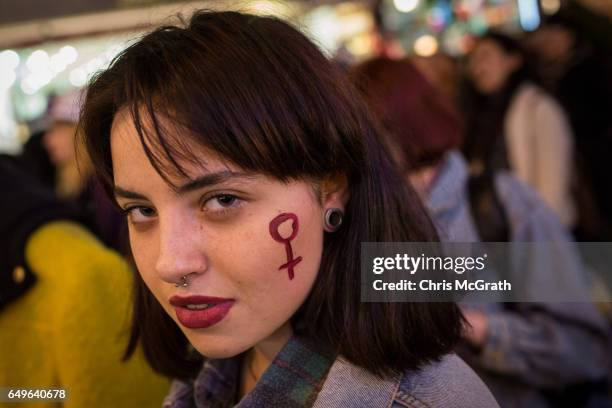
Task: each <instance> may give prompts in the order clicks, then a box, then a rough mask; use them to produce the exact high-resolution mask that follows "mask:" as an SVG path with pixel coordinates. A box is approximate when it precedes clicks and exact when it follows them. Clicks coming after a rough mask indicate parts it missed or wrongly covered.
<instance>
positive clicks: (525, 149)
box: [461, 32, 576, 228]
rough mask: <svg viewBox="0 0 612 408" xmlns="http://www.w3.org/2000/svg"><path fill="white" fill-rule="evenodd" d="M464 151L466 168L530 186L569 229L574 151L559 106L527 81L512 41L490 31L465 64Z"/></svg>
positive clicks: (521, 58) (572, 213)
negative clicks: (502, 172)
mask: <svg viewBox="0 0 612 408" xmlns="http://www.w3.org/2000/svg"><path fill="white" fill-rule="evenodd" d="M467 77H468V81H467V82H468V83H467V91H466V93H465V95H464V98H465V100H464V101H462V104H461V106H462V108H463V109H465V114H466V130H467V131H466V137H465V143H464V146H463V151H464V153H465V155H466V157H467V159H468V162H469V165H470V171H471V172H473V173H475V174H481V173H483V172H487V171H497V170H504V169H508V170H510V171H511V172H512V173H513V174H514V175H516V177H517V178H518V179H519V180H521V181H523V182H525V183H526V184H528V185H529V186H531V187H532V188H534V189H535V190H536V191H537V192H538V193H539V194H540V195H541V197H542V198H543V199H544V201H545V202H546V203H547V204H548V205H549V206H550V207H551V208H552V209H553V211H554V212H555V213H556V214H557V215H558V216H559V218H560V219H561V221H562V222H563V224H564V225H565V226H567V227H569V228H572V227H574V225H575V223H576V206H575V201H574V197H573V193H572V185H573V177H574V153H573V152H574V149H573V138H572V132H571V128H570V125H569V123H568V121H567V119H566V116H565V113H564V112H563V110H562V108H561V107H560V106H559V105H558V104H557V103H556V102H555V100H554V99H553V98H552V97H550V96H549V95H548V94H546V93H545V92H544V91H543V90H542V89H541V88H539V87H538V86H536V85H535V84H534V83H533V82H531V81H530V80H529V73H528V69H527V67H526V61H525V57H524V55H523V53H522V50H521V47H520V46H519V44H518V42H517V41H515V40H514V39H512V38H510V37H508V36H506V35H503V34H500V33H497V32H489V33H488V34H486V35H484V36H483V37H481V38H479V39H478V40H477V42H476V45H475V47H474V49H473V50H472V52H471V54H470V55H469V60H468V64H467Z"/></svg>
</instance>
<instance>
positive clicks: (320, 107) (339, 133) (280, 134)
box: [110, 18, 359, 184]
mask: <svg viewBox="0 0 612 408" xmlns="http://www.w3.org/2000/svg"><path fill="white" fill-rule="evenodd" d="M217 24H218V22H217ZM252 24H260V22H259V20H256V21H253V22H252ZM278 24H280V23H278ZM199 25H200V26H199V27H193V26H190V27H188V28H186V29H183V28H179V27H163V28H161V29H159V30H156V31H155V32H153V33H151V34H149V35H147V36H145V37H144V38H143V39H142V40H141V41H139V42H138V43H136V44H134V45H132V46H131V47H129V48H128V49H126V50H125V51H124V52H123V53H122V55H120V56H119V57H118V59H117V60H116V62H115V64H114V66H113V67H111V68H110V69H111V70H112V69H114V68H120V69H121V71H123V72H124V75H123V84H122V85H123V86H122V87H121V88H122V89H123V90H124V92H123V95H120V97H119V98H118V100H117V99H116V100H115V101H114V105H115V106H119V107H121V108H127V109H126V110H127V111H129V113H130V115H131V117H132V119H133V121H134V124H135V127H136V130H137V131H138V134H139V137H140V140H141V143H142V146H143V148H144V149H145V152H146V154H147V156H148V158H149V160H150V162H151V164H152V165H153V166H154V167H155V169H156V170H157V171H158V173H160V175H161V176H162V177H163V178H164V179H165V180H166V181H167V182H169V183H170V179H171V178H172V177H176V176H183V177H186V176H187V173H186V171H185V169H184V168H183V166H181V164H180V163H183V162H187V163H193V164H197V165H200V166H201V165H205V163H203V162H202V159H201V157H200V155H199V154H198V152H199V151H200V149H197V148H194V146H199V147H201V148H205V149H208V150H209V151H212V152H215V153H217V154H218V155H219V156H221V157H222V158H225V159H227V160H229V161H231V162H233V163H234V164H235V165H237V166H238V167H240V168H242V169H244V170H245V171H247V172H258V173H263V174H266V175H269V176H272V177H274V178H276V179H280V180H288V179H293V178H304V177H313V178H321V177H324V176H325V175H328V174H330V173H334V172H338V171H343V170H345V169H346V168H347V167H353V166H355V165H358V164H357V163H354V162H353V160H354V159H353V158H351V157H349V156H347V155H346V154H345V153H344V152H345V151H346V149H338V148H334V147H333V146H334V145H336V144H343V143H348V140H352V141H353V142H354V141H355V140H359V138H358V137H355V136H357V135H355V134H354V133H355V130H354V129H358V128H359V126H356V123H357V119H355V122H353V123H346V122H347V119H348V121H351V119H352V118H351V117H352V116H353V114H352V113H351V111H350V110H349V109H348V108H347V106H349V105H350V104H349V103H348V101H338V99H340V100H342V99H344V95H334V94H333V93H329V92H328V93H327V94H324V93H321V92H319V91H318V89H317V87H314V86H312V84H311V83H309V81H308V79H309V78H310V79H313V80H315V81H316V82H318V83H321V82H334V81H338V80H339V79H340V75H339V74H340V73H339V72H338V77H336V78H333V77H331V76H330V75H326V76H322V75H321V74H320V72H319V71H320V69H317V66H318V65H320V64H329V63H328V62H327V61H325V60H324V57H322V55H321V54H320V52H319V51H318V50H317V49H316V48H315V47H314V46H313V45H312V44H311V43H310V42H309V41H308V40H307V39H306V38H305V37H303V36H302V35H301V34H298V33H297V32H296V35H295V36H296V38H295V39H294V41H300V42H302V43H303V47H301V49H296V48H295V47H293V48H283V46H282V45H277V46H275V44H271V43H270V41H271V39H273V38H275V36H274V34H273V33H272V35H267V36H265V37H262V36H256V35H254V34H253V31H254V30H251V29H248V27H247V28H246V29H245V28H244V27H241V26H234V27H231V28H228V27H222V28H216V27H215V26H214V25H211V26H207V25H205V24H202V22H201V21H200V22H199ZM276 25H277V22H276V20H274V19H272V18H270V19H266V27H265V29H266V30H268V31H272V32H273V31H274V29H275V27H276ZM280 28H282V27H279V29H280ZM228 30H229V31H232V32H231V33H228ZM282 34H283V35H287V32H286V31H284V32H283V33H282ZM209 37H214V40H211V38H209ZM296 50H298V51H299V52H300V55H296ZM304 61H306V64H304ZM316 77H318V78H317V79H315V78H316ZM329 88H330V89H335V87H333V88H332V87H331V86H329ZM334 97H335V98H334ZM338 118H344V119H345V120H344V121H342V120H339V119H338ZM350 133H353V134H350ZM357 157H359V156H357ZM170 184H172V183H170Z"/></svg>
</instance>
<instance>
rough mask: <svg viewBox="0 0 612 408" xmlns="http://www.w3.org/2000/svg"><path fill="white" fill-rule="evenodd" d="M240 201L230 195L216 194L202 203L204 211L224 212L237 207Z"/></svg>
mask: <svg viewBox="0 0 612 408" xmlns="http://www.w3.org/2000/svg"><path fill="white" fill-rule="evenodd" d="M241 203H242V200H241V199H239V198H238V197H236V196H235V195H232V194H218V195H216V196H214V197H211V198H209V199H208V200H206V202H205V203H204V209H205V210H206V211H212V212H225V211H228V210H231V209H234V208H236V207H239V206H240V205H241Z"/></svg>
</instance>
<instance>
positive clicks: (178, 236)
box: [155, 218, 208, 283]
mask: <svg viewBox="0 0 612 408" xmlns="http://www.w3.org/2000/svg"><path fill="white" fill-rule="evenodd" d="M204 244H205V243H204V237H203V233H202V231H201V229H200V226H199V224H198V222H197V220H190V219H185V218H174V219H173V220H171V221H170V220H169V221H167V222H164V221H163V220H162V221H161V222H160V228H159V251H158V257H157V260H156V263H155V269H156V271H157V273H158V275H159V276H160V277H161V278H162V279H163V280H165V281H167V282H169V283H176V282H179V281H180V280H181V277H183V276H185V275H189V274H192V273H195V274H200V273H203V272H205V271H206V269H207V268H208V260H207V257H206V253H205V250H204V248H205V245H204Z"/></svg>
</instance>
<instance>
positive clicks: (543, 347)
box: [350, 58, 610, 408]
mask: <svg viewBox="0 0 612 408" xmlns="http://www.w3.org/2000/svg"><path fill="white" fill-rule="evenodd" d="M350 78H351V79H352V82H353V83H354V84H355V85H356V86H357V88H358V89H359V90H360V91H361V93H362V95H363V96H364V97H365V99H366V101H367V102H368V103H369V105H370V107H371V110H372V111H373V112H374V113H375V114H376V116H378V118H379V119H380V120H381V122H382V124H383V126H384V127H385V129H386V130H387V132H388V133H387V137H388V138H389V141H388V143H389V145H390V146H392V148H393V150H394V156H395V158H396V161H397V162H398V164H399V165H400V168H401V169H403V171H404V174H405V175H406V180H407V182H410V183H411V184H412V185H413V186H414V187H415V188H416V190H417V191H418V192H419V193H420V195H421V197H422V198H423V200H424V202H425V203H426V206H427V208H428V210H429V212H430V214H431V216H432V217H433V219H434V222H435V223H436V225H437V227H438V229H439V231H440V234H441V237H442V240H443V241H445V240H446V241H456V242H475V241H496V242H499V241H514V242H522V241H526V242H531V241H553V242H555V243H556V245H558V246H559V248H560V249H561V250H560V251H559V253H562V254H565V255H564V257H563V259H559V260H555V262H556V263H554V264H549V266H550V267H549V268H546V270H543V271H536V272H531V273H534V274H535V273H537V274H538V278H542V279H544V282H546V280H547V279H548V280H549V281H554V280H563V279H566V282H567V284H568V285H572V286H578V285H580V277H579V276H573V275H572V273H573V272H575V271H574V270H569V268H567V267H565V268H564V264H566V263H573V260H572V259H571V257H572V251H568V250H564V248H565V249H569V247H568V248H566V247H565V246H566V244H567V243H569V240H570V237H569V234H568V233H567V232H566V230H565V228H564V227H563V226H562V225H561V223H560V222H559V220H558V218H557V217H556V215H555V214H554V213H552V211H551V210H550V209H549V207H548V206H547V205H546V204H545V203H543V202H542V200H541V199H540V198H539V197H538V196H537V194H536V193H535V192H534V191H533V190H531V189H530V188H529V187H527V186H526V185H524V184H523V183H521V182H520V181H519V180H517V179H516V178H515V177H514V176H513V175H512V174H511V173H509V172H508V171H507V170H503V169H500V170H498V171H496V172H494V173H492V174H490V176H486V177H485V176H482V175H481V176H478V177H470V175H469V173H468V167H467V163H466V161H465V159H464V158H463V156H462V155H461V153H460V152H459V151H458V150H457V148H458V146H459V145H460V144H461V139H462V132H461V127H460V121H459V120H458V117H457V115H456V112H455V111H454V110H453V108H452V105H451V103H450V102H449V101H448V100H446V98H444V97H443V96H442V94H441V93H440V92H438V90H437V89H436V88H435V87H434V86H432V85H431V84H429V83H428V82H427V81H426V79H425V78H424V76H423V75H422V74H421V73H420V72H419V71H418V70H417V69H416V67H415V66H414V65H413V64H411V63H410V62H409V61H407V60H391V59H386V58H377V59H373V60H369V61H365V62H363V63H362V64H360V65H358V66H356V67H354V68H353V70H351V72H350ZM520 273H522V274H529V273H530V272H529V271H520ZM543 274H546V275H547V276H543ZM530 278H535V277H531V276H525V279H526V280H527V281H529V279H530ZM463 313H464V315H465V317H466V319H467V322H468V323H469V325H470V327H469V328H468V329H467V330H466V331H465V334H464V339H465V347H462V348H461V355H462V356H463V357H464V358H465V359H466V361H468V362H469V363H470V364H471V365H472V367H473V368H474V369H475V370H476V372H477V373H478V374H479V375H480V376H481V377H482V378H483V380H484V381H485V383H486V384H487V385H488V386H489V387H490V388H491V390H492V392H493V394H494V395H495V397H496V398H497V400H498V401H499V403H500V405H501V406H502V407H530V408H531V407H559V406H561V405H559V403H558V401H559V398H555V397H556V396H557V395H561V394H562V395H565V398H566V400H565V403H568V404H570V405H567V406H583V405H581V404H585V403H587V402H588V401H589V400H590V402H592V401H593V399H594V398H598V396H593V394H596V393H595V392H593V389H589V390H588V392H582V393H574V394H572V398H573V399H569V398H568V397H567V394H563V391H565V390H567V389H568V387H573V386H576V385H578V386H583V385H584V384H585V383H587V384H589V385H591V386H592V387H593V388H595V387H601V384H602V383H603V379H604V378H605V375H606V369H607V364H609V353H610V350H609V348H608V343H607V338H608V337H607V336H608V332H607V328H606V325H605V322H604V320H603V318H602V317H601V316H600V315H599V313H598V311H597V310H596V308H595V307H594V305H592V304H585V303H573V304H558V303H509V304H499V303H498V304H483V305H480V307H477V305H469V306H468V305H463ZM545 393H548V395H545ZM550 395H554V396H555V397H551V396H550ZM553 398H555V399H554V400H553ZM572 404H573V405H572Z"/></svg>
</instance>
